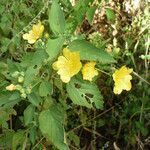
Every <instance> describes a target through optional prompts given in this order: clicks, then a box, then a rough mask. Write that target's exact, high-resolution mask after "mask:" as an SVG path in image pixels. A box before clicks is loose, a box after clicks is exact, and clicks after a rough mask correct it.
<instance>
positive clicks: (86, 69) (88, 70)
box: [82, 61, 98, 81]
mask: <svg viewBox="0 0 150 150" xmlns="http://www.w3.org/2000/svg"><path fill="white" fill-rule="evenodd" d="M95 65H96V62H93V61H92V62H88V63H86V64H85V65H84V66H83V69H82V74H83V79H84V80H89V81H92V78H93V77H94V76H97V75H98V71H97V70H96V69H95V68H94V67H95Z"/></svg>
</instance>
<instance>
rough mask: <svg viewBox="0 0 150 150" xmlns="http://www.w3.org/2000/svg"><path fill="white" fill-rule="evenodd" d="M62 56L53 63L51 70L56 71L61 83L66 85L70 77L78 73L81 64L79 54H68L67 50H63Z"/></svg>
mask: <svg viewBox="0 0 150 150" xmlns="http://www.w3.org/2000/svg"><path fill="white" fill-rule="evenodd" d="M63 55H64V56H59V57H58V60H57V61H56V62H54V63H53V69H54V70H58V71H57V73H58V74H59V75H60V78H61V80H62V81H63V82H65V83H68V82H69V81H70V79H71V77H72V76H74V75H75V74H77V73H78V72H79V71H80V69H81V67H82V64H81V62H80V54H79V52H70V51H69V49H67V48H64V49H63Z"/></svg>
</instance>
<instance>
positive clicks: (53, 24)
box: [49, 0, 65, 34]
mask: <svg viewBox="0 0 150 150" xmlns="http://www.w3.org/2000/svg"><path fill="white" fill-rule="evenodd" d="M49 24H50V28H51V29H52V31H53V32H54V33H55V34H62V33H64V32H65V17H64V14H63V11H62V10H61V7H60V5H59V4H58V2H57V1H56V0H53V2H52V6H51V9H50V11H49Z"/></svg>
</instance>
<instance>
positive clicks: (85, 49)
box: [69, 40, 115, 63]
mask: <svg viewBox="0 0 150 150" xmlns="http://www.w3.org/2000/svg"><path fill="white" fill-rule="evenodd" d="M69 49H70V50H71V51H79V52H80V57H81V60H89V61H99V62H101V63H114V62H115V60H114V59H113V57H112V56H111V55H109V54H108V53H107V52H106V51H104V50H101V49H98V48H97V47H95V46H94V45H92V44H91V43H89V42H87V41H85V40H74V41H73V42H72V43H71V44H70V45H69Z"/></svg>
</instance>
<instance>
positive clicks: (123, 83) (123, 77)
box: [113, 66, 133, 94]
mask: <svg viewBox="0 0 150 150" xmlns="http://www.w3.org/2000/svg"><path fill="white" fill-rule="evenodd" d="M132 71H133V69H129V68H127V67H126V66H122V67H121V68H120V69H119V70H116V71H115V73H114V74H113V80H114V81H115V86H114V90H113V91H114V93H115V94H120V93H121V92H122V91H123V90H126V91H130V90H131V87H132V85H131V82H130V80H131V79H132V76H131V75H130V73H131V72H132Z"/></svg>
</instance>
